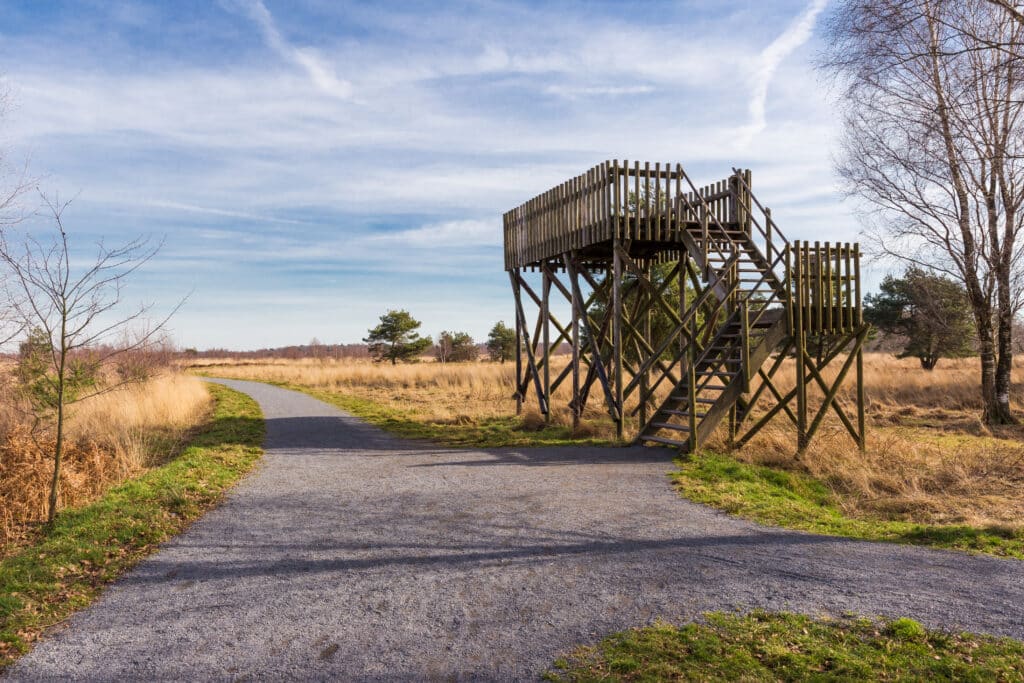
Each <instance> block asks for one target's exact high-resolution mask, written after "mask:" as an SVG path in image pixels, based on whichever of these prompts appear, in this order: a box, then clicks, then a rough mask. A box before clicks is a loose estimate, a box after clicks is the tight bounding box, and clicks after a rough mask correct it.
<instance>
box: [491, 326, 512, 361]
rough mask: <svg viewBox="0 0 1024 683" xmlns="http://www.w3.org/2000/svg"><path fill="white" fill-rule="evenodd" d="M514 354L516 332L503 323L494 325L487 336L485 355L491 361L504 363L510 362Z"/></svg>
mask: <svg viewBox="0 0 1024 683" xmlns="http://www.w3.org/2000/svg"><path fill="white" fill-rule="evenodd" d="M515 352H516V331H515V330H513V329H512V328H511V327H508V326H507V325H506V324H505V323H504V322H503V321H498V322H496V323H494V327H492V328H491V331H490V333H488V335H487V355H489V356H490V358H491V360H496V361H499V362H501V363H504V362H505V361H507V360H512V357H513V356H514V355H515Z"/></svg>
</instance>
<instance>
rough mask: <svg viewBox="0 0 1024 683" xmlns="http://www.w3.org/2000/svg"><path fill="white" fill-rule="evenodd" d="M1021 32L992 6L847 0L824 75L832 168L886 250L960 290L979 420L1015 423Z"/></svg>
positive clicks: (949, 0) (984, 1)
mask: <svg viewBox="0 0 1024 683" xmlns="http://www.w3.org/2000/svg"><path fill="white" fill-rule="evenodd" d="M1022 31H1024V24H1021V23H1019V22H1018V21H1016V20H1015V19H1014V17H1013V16H1011V15H1010V14H1008V13H1007V12H1005V11H1004V10H1003V9H1002V8H1000V7H997V6H996V5H995V4H993V3H992V2H990V1H989V0H844V1H843V2H841V3H840V4H839V6H838V7H837V9H836V10H835V11H834V13H833V15H832V17H831V19H830V23H829V33H830V35H829V45H830V48H829V52H828V54H827V56H826V58H825V59H824V60H823V66H824V68H826V69H828V70H830V71H831V72H833V73H835V74H837V75H838V77H839V79H840V83H841V88H842V90H841V107H842V112H843V123H844V132H843V139H842V153H841V155H840V158H839V159H838V161H837V170H838V172H839V175H840V176H841V178H842V179H843V181H844V183H845V186H846V190H847V191H848V193H849V194H850V195H852V196H855V197H858V198H860V199H862V200H864V202H863V205H862V206H863V208H864V218H865V219H866V222H867V223H868V226H869V228H868V233H869V234H870V235H871V236H872V237H874V241H875V243H876V246H877V248H878V251H879V252H880V253H881V254H882V255H885V256H888V257H892V258H894V259H898V260H901V261H904V262H910V263H912V264H914V265H917V266H920V267H923V268H926V269H929V270H932V271H939V272H942V273H945V274H947V275H949V276H951V277H953V278H954V279H956V280H957V281H959V282H961V283H963V285H964V287H965V289H966V290H967V296H968V299H969V301H970V305H971V311H972V314H973V316H974V320H975V324H976V328H977V333H978V346H979V352H980V355H981V387H982V398H983V401H984V419H985V421H986V422H988V423H990V424H997V423H1009V422H1013V421H1014V418H1013V416H1012V415H1011V413H1010V399H1009V394H1010V370H1011V368H1012V360H1013V346H1012V341H1013V322H1014V316H1015V314H1016V312H1017V311H1018V310H1019V309H1020V304H1021V293H1022V288H1021V285H1022V279H1021V255H1022V254H1021V252H1022V246H1024V245H1022V244H1021V240H1020V239H1019V238H1020V233H1021V228H1022V215H1021V211H1020V209H1021V202H1022V200H1024V162H1022V152H1024V126H1022V121H1021V115H1022V113H1024V112H1022V101H1021V82H1022V75H1024V71H1022V67H1024V64H1022V62H1021V60H1019V59H1016V58H1013V57H1012V56H1008V55H1007V53H1006V51H1004V50H1002V49H999V48H997V47H993V45H994V44H1000V45H1014V46H1019V45H1021V44H1022Z"/></svg>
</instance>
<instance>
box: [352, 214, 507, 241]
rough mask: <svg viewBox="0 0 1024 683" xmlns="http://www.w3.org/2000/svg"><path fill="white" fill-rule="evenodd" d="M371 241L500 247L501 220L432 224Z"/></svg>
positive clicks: (374, 237)
mask: <svg viewBox="0 0 1024 683" xmlns="http://www.w3.org/2000/svg"><path fill="white" fill-rule="evenodd" d="M370 241H372V242H384V243H390V244H396V245H404V246H409V247H474V246H498V245H500V244H501V218H500V217H497V216H496V217H495V218H494V220H490V221H482V220H461V221H445V222H442V223H432V224H430V225H424V226H422V227H419V228H413V229H411V230H399V231H396V232H391V233H385V234H380V235H374V236H372V237H371V238H370Z"/></svg>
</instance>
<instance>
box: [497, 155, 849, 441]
mask: <svg viewBox="0 0 1024 683" xmlns="http://www.w3.org/2000/svg"><path fill="white" fill-rule="evenodd" d="M750 186H751V177H750V172H749V171H740V170H736V169H733V174H732V175H731V176H730V177H728V178H727V179H725V180H722V181H720V182H717V183H712V184H711V185H707V186H704V187H699V188H698V187H697V186H695V185H694V184H693V183H692V182H691V180H690V178H689V176H687V174H686V173H685V172H684V171H683V169H682V167H681V166H679V165H678V164H676V165H670V164H650V163H639V162H633V163H632V164H631V163H630V162H622V163H620V162H618V161H608V162H605V163H602V164H599V165H598V166H595V167H594V168H592V169H590V170H589V171H587V172H586V173H584V174H583V175H580V176H577V177H575V178H572V179H571V180H569V181H567V182H565V183H562V184H561V185H559V186H557V187H555V188H552V189H551V190H549V191H547V192H545V193H544V194H541V195H539V196H537V197H535V198H533V199H531V200H530V201H528V202H526V203H525V204H523V205H522V206H519V207H518V208H515V209H513V210H511V211H509V212H508V213H506V214H505V216H504V233H505V269H506V270H507V271H508V274H509V277H510V278H511V281H512V290H513V293H514V295H515V305H516V336H517V344H516V348H517V358H516V397H517V399H518V401H517V404H518V407H519V408H520V409H521V407H522V402H523V400H524V399H526V398H527V397H528V396H530V395H533V396H535V397H536V399H537V402H538V403H539V407H540V411H541V412H542V413H543V414H544V415H546V416H547V417H548V419H550V405H551V400H552V396H553V395H554V393H555V391H556V390H557V389H558V388H559V387H560V386H562V385H563V384H564V383H565V382H569V383H570V386H571V396H572V398H571V400H570V401H569V407H570V408H571V410H572V414H573V417H574V422H575V423H577V424H578V422H579V419H580V416H581V415H582V414H583V409H584V408H585V407H586V405H587V401H588V400H589V399H590V398H591V395H592V394H594V393H595V392H598V393H599V394H600V397H599V398H600V400H602V401H603V402H604V404H605V406H606V407H607V410H608V413H609V414H610V415H611V418H612V419H613V420H614V421H615V422H616V424H617V429H618V433H619V436H620V438H621V436H622V435H623V428H624V425H625V423H626V421H627V420H633V419H635V420H636V426H637V434H638V436H637V441H638V442H655V443H661V444H669V445H672V446H676V447H679V448H681V449H683V450H686V451H688V452H692V451H694V450H696V449H697V448H698V447H700V446H701V445H702V444H703V443H705V442H706V440H707V439H708V438H709V437H710V435H711V433H712V432H713V431H714V430H715V429H716V428H717V427H718V425H720V424H721V423H723V421H727V424H728V427H729V436H730V441H731V442H732V443H734V444H736V445H742V444H743V443H745V442H746V441H747V440H749V439H750V438H751V437H752V436H753V435H754V434H756V433H757V432H758V431H759V430H760V429H761V428H762V427H764V425H766V424H767V423H768V422H769V421H770V420H771V419H772V418H774V417H776V416H778V415H779V413H783V414H784V415H785V416H786V417H787V418H788V419H789V420H791V421H792V422H793V425H794V427H795V428H796V431H797V444H798V449H799V450H803V449H804V448H806V446H807V444H808V443H809V441H810V439H811V438H812V437H813V436H814V434H815V433H816V432H817V431H818V429H819V427H820V426H821V424H822V420H823V419H824V417H825V416H826V414H827V413H828V412H829V411H832V412H834V413H835V414H836V415H837V416H838V417H839V420H840V421H841V422H842V424H843V425H844V427H845V428H846V430H847V431H848V432H849V434H850V436H851V437H853V439H854V440H855V441H856V442H857V444H858V445H859V446H860V448H862V449H863V447H864V391H863V355H862V347H863V344H864V340H865V337H866V336H867V330H868V326H867V325H865V323H864V321H863V318H862V315H861V292H860V252H859V248H858V245H856V244H848V243H847V244H832V243H828V242H826V243H819V242H814V243H813V244H812V243H809V242H799V241H795V242H792V243H791V242H789V241H788V240H787V239H786V238H785V236H783V234H782V233H781V232H780V231H779V229H778V227H777V226H776V224H775V222H774V221H773V219H772V214H771V211H770V210H769V209H767V208H764V207H763V206H762V205H761V204H760V202H758V201H757V199H756V198H755V197H754V195H753V194H752V193H751V191H750ZM553 299H554V300H553ZM566 308H568V310H569V311H570V313H569V314H568V318H566V315H565V314H564V313H559V315H561V316H562V318H563V320H561V321H560V320H559V319H558V317H556V315H555V312H556V311H562V310H564V309H566ZM565 343H568V344H569V345H570V347H571V356H570V357H569V359H568V363H567V364H563V363H562V362H561V361H563V360H564V358H565V357H564V356H561V355H556V353H555V352H556V351H557V350H559V348H560V347H562V346H563V345H564V344H565ZM790 358H791V359H792V361H791V362H789V363H787V359H790ZM833 362H835V363H836V365H838V366H839V369H838V372H836V373H834V374H833V373H826V372H825V368H826V366H828V365H830V364H831V363H833ZM782 368H788V369H787V370H786V372H787V373H789V372H792V373H795V381H788V379H787V381H786V382H782V381H780V379H781V378H782V377H783V374H784V373H780V369H782ZM851 368H853V369H854V375H855V380H856V392H855V400H854V402H855V404H856V405H855V406H853V407H854V408H855V411H854V412H853V413H852V417H851V413H850V412H848V411H849V409H850V406H849V405H848V404H847V406H846V407H844V405H843V404H842V403H841V402H840V401H839V400H838V399H837V395H838V393H839V389H840V387H841V385H842V384H843V381H844V380H845V379H846V377H847V376H848V375H849V374H850V370H851ZM564 391H565V389H564V388H563V392H564Z"/></svg>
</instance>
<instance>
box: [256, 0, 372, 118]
mask: <svg viewBox="0 0 1024 683" xmlns="http://www.w3.org/2000/svg"><path fill="white" fill-rule="evenodd" d="M236 3H237V4H238V6H239V7H240V8H241V9H242V10H244V11H245V13H246V14H247V15H248V16H249V17H250V18H251V19H252V20H253V21H254V22H256V25H257V26H259V28H260V32H261V33H262V34H263V40H264V42H266V44H267V46H268V47H269V48H270V49H272V50H273V51H274V52H276V53H277V54H279V55H280V56H281V57H282V58H283V59H285V60H287V61H290V62H292V63H294V64H296V65H297V66H299V67H301V68H302V69H303V70H305V72H306V74H307V75H308V76H309V78H310V80H311V81H313V84H314V85H315V86H316V87H317V88H318V89H319V90H320V91H321V92H323V93H325V94H327V95H330V96H332V97H337V98H339V99H343V100H347V99H349V98H350V97H352V84H351V83H349V82H348V81H346V80H343V79H340V78H338V76H337V74H335V73H334V69H333V68H332V67H331V65H330V64H329V63H328V62H327V61H326V60H324V59H323V57H321V56H320V55H319V54H318V53H317V52H316V50H314V49H312V48H303V47H295V46H293V45H292V44H291V43H289V42H288V41H287V40H285V38H284V36H282V35H281V31H280V30H279V29H278V28H277V23H276V22H275V21H274V17H273V15H272V14H271V13H270V10H268V9H267V6H266V5H264V4H263V0H236Z"/></svg>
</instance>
